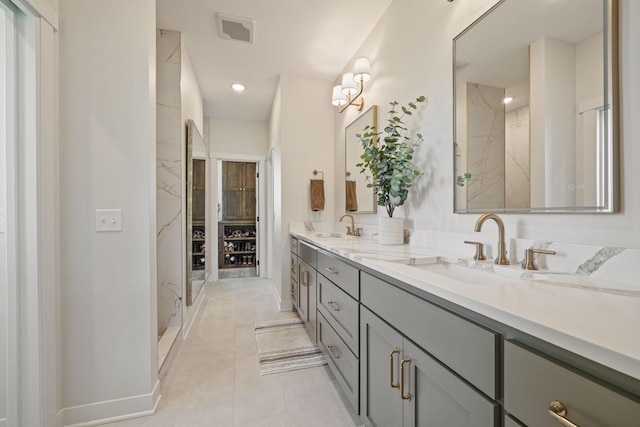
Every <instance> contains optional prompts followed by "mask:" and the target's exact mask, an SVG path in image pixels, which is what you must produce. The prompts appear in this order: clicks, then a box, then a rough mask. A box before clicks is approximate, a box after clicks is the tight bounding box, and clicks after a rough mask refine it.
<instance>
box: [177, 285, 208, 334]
mask: <svg viewBox="0 0 640 427" xmlns="http://www.w3.org/2000/svg"><path fill="white" fill-rule="evenodd" d="M206 285H207V282H205V284H204V285H202V289H200V292H199V293H198V296H197V297H196V301H195V302H196V303H195V305H192V306H191V308H190V310H189V318H188V319H186V322H185V325H184V326H183V331H184V332H183V333H182V339H183V340H186V339H187V336H188V335H189V332H191V327H192V326H193V322H194V320H196V316H197V315H198V311H200V307H202V302H203V301H204V299H205V297H206V294H207V289H206Z"/></svg>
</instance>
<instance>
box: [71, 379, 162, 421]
mask: <svg viewBox="0 0 640 427" xmlns="http://www.w3.org/2000/svg"><path fill="white" fill-rule="evenodd" d="M160 397H161V396H160V382H159V381H156V384H155V386H154V387H153V390H152V391H151V393H148V394H141V395H139V396H131V397H125V398H123V399H114V400H107V401H104V402H96V403H90V404H87V405H79V406H72V407H69V408H64V409H63V410H62V412H63V419H64V425H65V427H89V426H97V425H101V424H107V423H113V422H117V421H124V420H128V419H131V418H138V417H144V416H147V415H153V414H154V413H155V411H156V408H157V406H158V403H159V402H160Z"/></svg>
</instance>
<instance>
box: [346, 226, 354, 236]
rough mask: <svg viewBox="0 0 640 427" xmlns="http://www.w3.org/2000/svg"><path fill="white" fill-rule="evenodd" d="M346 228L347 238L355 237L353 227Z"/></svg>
mask: <svg viewBox="0 0 640 427" xmlns="http://www.w3.org/2000/svg"><path fill="white" fill-rule="evenodd" d="M345 228H346V229H347V236H353V231H351V227H350V226H348V225H347V226H346V227H345Z"/></svg>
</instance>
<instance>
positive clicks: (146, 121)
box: [60, 0, 157, 424]
mask: <svg viewBox="0 0 640 427" xmlns="http://www.w3.org/2000/svg"><path fill="white" fill-rule="evenodd" d="M60 16H61V22H62V23H63V25H62V26H61V29H60V98H61V99H60V215H61V221H60V233H61V239H62V241H61V248H60V268H61V290H60V293H61V317H62V318H61V323H62V325H61V330H62V406H63V408H65V409H64V422H65V424H74V423H81V422H85V421H88V420H95V419H102V418H109V417H113V416H118V415H122V414H129V413H134V412H142V413H144V412H145V411H149V410H152V408H153V404H154V400H155V399H154V397H155V396H154V395H153V391H154V387H155V385H156V383H157V336H156V329H157V325H156V322H157V318H156V294H155V292H156V273H155V272H156V249H155V246H156V236H155V231H156V223H155V209H156V201H155V197H156V196H155V161H156V152H155V144H156V137H155V134H156V127H155V121H156V112H155V103H156V100H155V96H156V95H155V58H156V41H155V1H154V0H133V1H132V0H114V1H109V2H104V1H101V0H60ZM115 23H117V25H115ZM114 25H115V26H114ZM98 208H117V209H122V210H123V231H122V232H111V233H96V232H95V210H96V209H98Z"/></svg>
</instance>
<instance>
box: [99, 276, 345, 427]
mask: <svg viewBox="0 0 640 427" xmlns="http://www.w3.org/2000/svg"><path fill="white" fill-rule="evenodd" d="M239 270H243V269H235V271H236V273H234V274H241V272H240V271H239ZM205 292H206V295H205V300H204V301H203V303H202V304H203V305H202V307H201V308H200V311H199V312H198V314H197V317H196V319H195V321H194V324H193V327H192V328H191V331H190V333H189V336H188V337H187V340H186V341H184V342H182V344H181V346H180V349H179V350H178V354H177V355H176V357H175V359H174V361H173V364H172V366H171V368H170V370H169V372H168V373H167V376H166V379H165V381H164V383H163V386H162V389H161V391H160V393H161V395H162V398H161V400H160V403H159V405H158V409H157V411H156V414H154V415H152V416H148V417H141V418H134V419H131V420H126V421H121V422H117V423H112V424H108V425H109V426H110V427H152V426H153V427H200V426H202V427H227V426H228V427H314V426H323V427H326V426H330V427H342V426H345V427H353V426H354V424H353V422H352V421H351V419H350V418H349V417H348V415H346V412H345V409H344V406H343V404H342V403H341V402H339V401H338V400H337V397H336V396H337V393H336V390H335V388H334V385H333V384H332V382H331V380H330V377H329V375H328V374H327V370H326V367H318V368H310V369H303V370H299V371H291V372H284V373H280V374H272V375H264V376H262V375H260V368H259V365H258V354H257V351H258V350H257V346H256V340H255V333H254V326H255V323H256V322H260V321H265V320H275V319H285V318H290V317H296V316H297V314H296V313H295V312H292V311H287V312H281V311H279V310H278V307H277V304H276V302H275V300H274V297H273V289H272V284H271V282H270V281H267V280H263V279H260V278H255V277H253V278H241V279H226V280H219V281H217V282H215V283H209V284H208V285H207V286H206V290H205Z"/></svg>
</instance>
